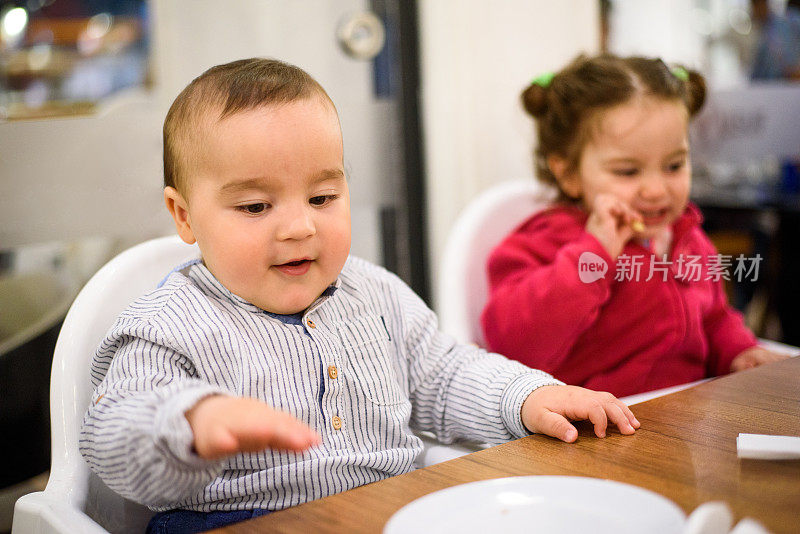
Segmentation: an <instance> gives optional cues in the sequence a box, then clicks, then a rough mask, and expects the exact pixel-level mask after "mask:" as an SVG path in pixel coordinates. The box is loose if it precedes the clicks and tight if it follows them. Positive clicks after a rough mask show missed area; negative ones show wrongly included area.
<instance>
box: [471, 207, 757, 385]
mask: <svg viewBox="0 0 800 534" xmlns="http://www.w3.org/2000/svg"><path fill="white" fill-rule="evenodd" d="M586 217H587V215H586V214H585V212H583V211H582V210H580V209H578V208H576V207H568V206H554V207H552V208H550V209H547V210H545V211H543V212H540V213H537V214H536V215H534V216H533V217H531V218H530V219H528V220H527V221H526V222H525V223H523V224H522V225H521V226H520V227H518V228H517V229H516V230H515V231H514V232H513V233H512V234H511V235H509V236H508V237H507V238H506V239H505V240H504V241H503V242H502V243H501V244H500V245H499V246H498V247H497V248H496V249H495V250H494V251H493V253H492V254H491V256H490V258H489V263H488V270H489V285H490V295H489V301H488V303H487V305H486V308H484V310H483V315H482V317H481V320H482V324H483V330H484V334H485V337H486V340H487V343H488V348H489V349H490V350H492V351H495V352H499V353H500V354H504V355H506V356H508V357H510V358H513V359H516V360H519V361H520V362H522V363H524V364H526V365H528V366H530V367H534V368H537V369H542V370H544V371H547V372H549V373H552V374H553V375H555V377H556V378H559V379H561V380H563V381H564V382H567V383H568V384H574V385H579V386H584V387H587V388H590V389H595V390H601V391H609V392H611V393H613V394H615V395H617V396H624V395H630V394H633V393H640V392H644V391H650V390H653V389H658V388H662V387H667V386H672V385H676V384H681V383H684V382H690V381H693V380H698V379H700V378H703V377H707V376H715V375H720V374H725V373H728V372H729V371H730V364H731V361H732V360H733V359H734V357H735V356H736V355H738V354H739V353H740V352H741V351H743V350H745V349H747V348H749V347H751V346H753V345H755V344H756V339H755V337H754V336H753V334H752V333H751V332H750V331H749V330H748V329H747V328H746V327H745V326H744V323H743V321H742V317H741V314H739V313H738V312H736V311H734V310H733V309H732V308H731V307H730V306H729V305H728V303H727V299H726V297H725V294H724V292H723V286H722V281H721V280H720V279H719V278H718V276H717V275H715V274H714V271H713V269H711V270H710V269H709V267H708V264H709V263H713V262H714V260H718V256H717V252H716V249H715V248H714V246H713V245H712V244H711V242H710V241H709V239H708V237H707V236H706V235H705V233H704V232H703V230H702V229H701V228H700V223H701V222H702V215H700V212H699V210H698V209H697V208H696V207H695V206H694V205H691V204H690V205H689V207H687V209H686V211H685V212H684V214H683V215H682V216H681V217H680V218H679V219H678V220H677V221H675V223H674V225H673V241H672V248H671V250H670V255H669V257H668V259H667V261H666V262H661V263H659V261H661V260H662V258H656V260H658V261H657V262H656V263H655V264H654V262H653V256H652V252H651V251H650V250H648V249H647V248H645V247H644V246H643V245H642V244H640V243H636V242H632V241H631V242H629V243H628V244H627V245H626V246H625V249H624V250H623V252H622V254H621V255H620V257H619V258H617V261H614V260H612V259H611V257H610V256H609V255H608V253H607V252H606V251H605V249H604V248H603V246H602V245H601V244H600V243H599V242H598V241H597V240H596V239H595V238H594V236H592V235H591V234H589V233H587V232H586V231H585V228H584V227H585V224H586ZM585 252H591V253H593V254H594V255H596V256H594V257H592V256H591V255H588V254H587V255H584V257H583V258H584V259H589V260H591V263H594V264H596V265H595V268H597V267H598V266H601V265H602V262H603V261H605V262H606V263H607V265H608V271H607V272H606V273H605V276H604V277H601V278H598V279H597V280H596V281H593V282H583V281H581V273H580V272H579V261H580V259H581V255H582V254H583V253H585ZM587 256H588V258H587ZM692 256H694V257H695V258H694V260H691V257H692ZM697 256H700V257H702V261H698V260H699V259H700V258H697ZM634 257H636V258H635V259H634ZM692 262H694V263H695V264H697V265H701V266H702V271H700V272H698V271H696V270H694V268H693V267H692V268H690V267H688V265H689V264H690V263H692ZM632 263H640V265H641V268H640V269H641V271H640V276H639V277H638V279H637V277H636V276H635V273H634V271H633V269H631V268H630V266H631V265H632ZM734 265H735V264H734ZM651 266H652V267H654V271H653V276H652V278H651V279H650V280H647V278H648V276H649V275H650V269H651ZM583 269H584V271H583V274H584V279H585V278H586V277H587V276H591V274H592V272H597V271H590V270H589V269H591V267H589V266H588V264H587V262H583ZM681 273H683V275H684V279H681V278H680V277H679V276H680V275H681ZM595 276H599V275H595ZM616 278H620V280H616ZM664 278H666V281H665V280H664ZM685 278H688V279H685ZM715 278H717V279H716V280H715Z"/></svg>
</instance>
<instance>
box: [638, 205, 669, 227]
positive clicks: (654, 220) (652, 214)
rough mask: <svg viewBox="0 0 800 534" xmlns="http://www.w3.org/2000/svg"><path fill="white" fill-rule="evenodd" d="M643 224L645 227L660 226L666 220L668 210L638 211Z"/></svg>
mask: <svg viewBox="0 0 800 534" xmlns="http://www.w3.org/2000/svg"><path fill="white" fill-rule="evenodd" d="M639 213H640V214H641V216H642V220H643V221H644V224H646V225H647V226H655V225H658V224H661V223H663V222H664V220H666V218H667V215H668V214H669V208H662V209H659V210H639Z"/></svg>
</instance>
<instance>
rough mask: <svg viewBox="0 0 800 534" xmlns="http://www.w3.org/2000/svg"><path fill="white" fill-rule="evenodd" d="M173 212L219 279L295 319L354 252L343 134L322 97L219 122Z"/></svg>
mask: <svg viewBox="0 0 800 534" xmlns="http://www.w3.org/2000/svg"><path fill="white" fill-rule="evenodd" d="M206 132H207V133H204V134H202V141H203V143H202V145H201V148H200V150H196V152H198V158H197V160H196V163H195V164H193V165H192V166H191V167H190V168H189V169H187V177H188V179H187V182H188V192H187V198H183V197H182V196H181V195H180V193H178V192H177V191H176V190H175V189H172V188H170V187H168V188H166V189H165V191H164V196H165V201H166V203H167V207H168V209H169V210H170V212H171V213H172V215H173V217H174V218H175V223H176V226H177V227H178V233H179V234H180V236H181V237H182V238H183V240H184V241H186V242H189V243H192V242H194V241H197V243H198V246H199V247H200V250H201V252H202V255H203V261H204V263H205V265H206V266H207V267H208V269H209V270H210V271H211V273H213V274H214V276H215V277H216V278H217V279H218V280H219V281H220V282H221V283H222V285H224V286H225V287H226V288H228V289H229V290H230V291H231V292H232V293H234V294H236V295H238V296H240V297H242V298H244V299H245V300H247V301H248V302H250V303H252V304H255V305H256V306H258V307H259V308H262V309H264V310H267V311H269V312H272V313H280V314H288V313H297V312H300V311H303V310H305V309H306V308H308V306H310V305H311V304H312V303H313V302H314V300H315V299H316V298H317V297H319V295H320V294H321V293H322V292H323V291H324V290H325V288H327V287H328V286H329V285H330V284H332V283H333V282H334V281H335V280H336V278H337V276H338V275H339V272H340V271H341V270H342V267H343V266H344V263H345V260H346V259H347V255H348V254H349V251H350V196H349V193H348V188H347V182H346V180H345V175H344V167H343V163H342V135H341V130H340V127H339V121H338V117H337V115H336V112H335V110H334V109H333V106H332V105H331V104H330V103H329V102H327V101H324V100H323V99H322V98H321V97H316V96H314V97H311V98H309V99H304V100H299V101H296V102H291V103H288V104H282V105H278V106H267V107H262V108H257V109H254V110H248V111H243V112H240V113H236V114H234V115H231V116H229V117H227V118H225V119H223V120H222V121H219V122H213V123H211V124H210V126H209V128H207V129H206Z"/></svg>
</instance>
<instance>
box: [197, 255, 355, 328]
mask: <svg viewBox="0 0 800 534" xmlns="http://www.w3.org/2000/svg"><path fill="white" fill-rule="evenodd" d="M186 276H188V277H189V278H190V279H191V280H192V281H193V282H194V283H195V284H197V285H198V286H199V287H200V289H201V290H202V291H203V292H204V293H207V294H210V295H213V296H214V297H216V298H221V299H224V300H228V301H231V302H233V303H234V304H236V305H237V306H241V307H242V308H244V309H246V310H248V311H251V312H254V313H268V314H269V315H271V316H274V317H276V318H278V319H280V317H281V314H277V313H271V312H267V311H266V310H263V309H261V308H259V307H258V306H256V305H255V304H252V303H251V302H249V301H247V300H246V299H244V298H242V297H240V296H239V295H237V294H235V293H233V292H232V291H230V290H229V289H228V288H227V287H225V286H224V285H222V282H220V281H219V280H217V277H216V276H214V275H213V274H212V273H211V271H209V270H208V267H206V266H205V264H203V262H202V261H197V262H196V263H193V264H191V265H190V266H189V269H188V272H187V273H186ZM340 284H341V282H340V280H339V278H337V279H336V281H335V282H334V283H333V284H331V285H329V286H328V287H327V288H325V291H323V292H322V294H321V295H320V296H319V297H317V299H316V300H315V301H314V302H313V303H312V304H311V306H309V307H308V309H309V310H310V309H312V308H315V307H317V306H318V305H319V304H321V303H322V301H323V300H326V299H328V298H329V297H331V296H332V295H333V294H334V293H335V292H336V290H337V289H338V288H339V286H340ZM305 313H306V310H304V311H303V312H300V314H301V316H302V315H303V314H305ZM291 315H294V314H289V315H288V316H286V317H290V316H291Z"/></svg>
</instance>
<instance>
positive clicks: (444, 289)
mask: <svg viewBox="0 0 800 534" xmlns="http://www.w3.org/2000/svg"><path fill="white" fill-rule="evenodd" d="M553 196H554V192H553V191H551V190H550V189H549V188H546V187H545V186H543V185H542V184H540V183H538V182H536V181H535V180H533V179H532V178H529V179H525V180H513V181H508V182H503V183H500V184H498V185H496V186H493V187H491V188H489V189H487V190H486V191H484V192H482V193H481V194H480V195H478V196H477V197H476V198H475V199H474V200H472V202H470V203H469V204H468V205H467V207H466V208H464V210H463V211H462V212H461V214H460V215H459V216H458V218H457V219H456V222H455V223H454V224H453V228H452V230H451V231H450V235H449V236H448V238H447V242H446V244H445V248H444V252H443V255H442V261H441V267H440V269H439V280H438V283H437V288H436V289H437V291H436V308H437V312H438V315H439V325H440V328H441V329H442V330H443V331H444V332H447V333H448V334H450V335H452V336H453V337H455V338H456V339H457V340H458V341H460V342H462V343H476V344H478V345H481V346H484V339H483V333H482V330H481V325H480V315H481V311H482V310H483V307H484V305H485V304H486V299H487V296H488V293H489V284H488V280H487V276H486V260H487V259H488V257H489V254H490V253H491V251H492V249H494V248H495V247H496V246H497V245H498V244H499V243H500V241H502V240H503V238H504V237H505V236H507V235H508V234H509V233H510V232H511V231H512V230H514V228H516V227H517V226H519V225H520V224H521V223H522V222H523V221H524V220H526V219H527V218H529V217H530V216H531V215H533V214H534V213H536V212H537V211H539V210H540V209H542V208H543V207H545V206H546V205H547V204H549V203H550V202H551V201H552V199H553Z"/></svg>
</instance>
